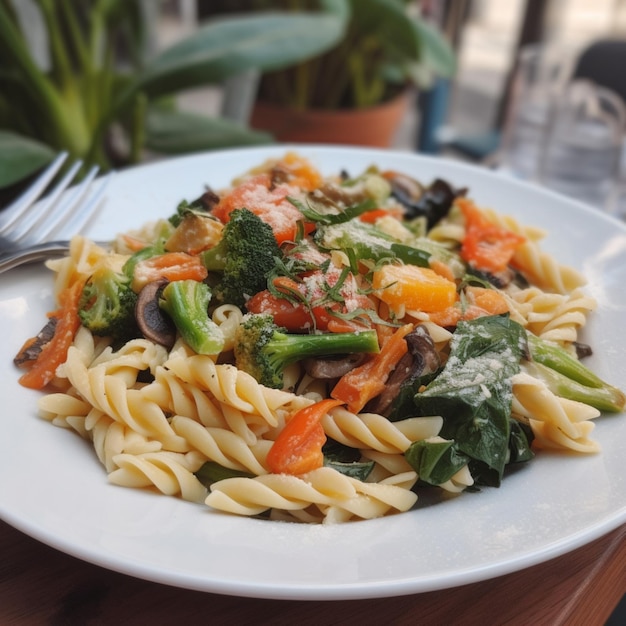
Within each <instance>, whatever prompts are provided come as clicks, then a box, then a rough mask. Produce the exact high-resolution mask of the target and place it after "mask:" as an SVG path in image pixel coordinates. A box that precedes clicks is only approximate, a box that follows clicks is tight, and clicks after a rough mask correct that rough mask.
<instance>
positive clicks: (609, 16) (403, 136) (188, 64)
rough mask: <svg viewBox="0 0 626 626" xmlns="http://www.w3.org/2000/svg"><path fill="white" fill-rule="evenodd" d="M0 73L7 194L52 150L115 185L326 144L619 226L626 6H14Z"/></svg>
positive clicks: (592, 2) (169, 2)
mask: <svg viewBox="0 0 626 626" xmlns="http://www.w3.org/2000/svg"><path fill="white" fill-rule="evenodd" d="M68 7H71V10H68ZM267 11H270V12H271V13H267ZM275 11H283V12H284V11H286V12H287V13H288V15H289V16H290V19H291V20H292V21H291V22H289V23H287V22H284V23H281V22H280V21H279V20H276V19H272V18H270V17H268V16H269V15H273V14H274V12H275ZM237 20H240V21H239V22H237ZM263 20H265V21H263ZM298 20H300V21H298ZM307 25H308V26H307ZM229 33H230V34H229ZM258 33H264V34H268V37H267V38H266V39H267V41H266V42H263V41H259V39H263V37H260V38H259V37H256V35H257V34H258ZM270 35H271V36H270ZM272 37H278V39H280V42H279V43H278V44H276V45H273V46H272V45H269V43H268V42H269V41H274V40H272ZM289 37H291V39H290V38H289ZM278 39H275V41H278ZM246 46H248V49H247V50H246V49H245V48H246ZM533 47H534V49H535V50H536V51H537V50H539V53H540V54H539V56H540V57H541V59H540V61H541V69H538V67H539V61H537V62H535V61H534V60H533V61H532V63H533V64H536V65H537V67H535V66H534V65H533V66H532V68H531V65H530V63H531V62H530V61H528V59H526V60H524V61H522V59H524V54H526V53H527V52H528V51H529V50H530V49H531V48H533ZM548 50H550V51H556V53H554V52H552V53H551V55H548V54H547V52H546V51H548ZM590 50H593V54H589V55H588V56H589V59H588V62H587V63H586V64H583V63H581V58H582V57H583V56H584V55H586V54H587V53H589V51H590ZM549 56H551V58H550V59H548V57H549ZM555 58H556V61H557V62H556V63H555ZM546 59H548V60H546ZM0 62H1V63H2V66H3V71H2V72H0V189H4V188H11V187H12V186H13V185H15V184H19V183H20V181H21V180H22V179H23V178H24V176H25V175H27V174H30V173H32V171H34V170H35V169H36V168H37V167H41V165H42V164H44V163H45V162H47V161H49V160H50V159H51V158H52V156H53V154H55V153H56V152H58V151H59V149H66V150H68V151H69V153H70V154H71V155H72V156H75V157H80V158H83V159H85V161H86V162H87V163H90V162H95V163H97V164H98V165H99V166H100V167H101V169H103V170H106V169H110V168H120V167H125V166H126V165H130V164H133V163H137V162H140V161H145V160H149V159H154V158H162V157H164V156H172V155H176V154H184V153H190V152H195V151H199V150H207V149H218V148H224V147H232V146H240V145H255V144H263V143H268V142H274V141H297V142H298V141H299V142H309V141H316V142H322V143H329V142H330V143H351V144H360V145H376V146H383V147H392V148H395V149H399V150H407V151H416V152H420V153H426V154H436V155H442V156H445V157H447V158H454V159H464V160H467V161H471V162H474V163H479V164H482V165H485V166H487V167H492V168H499V169H501V170H503V171H506V172H507V173H509V174H513V175H516V176H521V177H523V178H527V179H529V180H533V181H535V182H539V183H540V184H545V185H547V186H550V187H552V188H553V189H557V190H558V191H561V192H563V193H566V194H569V195H572V196H574V197H577V198H578V199H581V200H583V201H585V202H588V203H591V204H594V205H596V206H598V207H599V208H601V209H604V210H608V211H610V212H613V213H616V214H618V215H620V216H622V215H623V214H624V213H626V200H625V198H626V194H625V193H624V188H625V187H626V171H625V170H626V166H625V162H626V159H624V158H623V155H622V153H623V151H624V150H623V145H624V141H623V138H624V127H625V126H626V109H625V108H624V101H625V99H626V72H624V71H622V70H621V68H622V67H625V66H626V0H507V1H506V2H502V1H501V0H386V1H384V2H383V1H382V0H110V1H108V2H98V1H96V0H71V1H68V2H61V3H57V4H55V3H50V2H44V1H43V0H19V2H17V1H15V0H6V1H5V2H1V3H0ZM524 63H525V64H526V65H523V64H524ZM557 65H558V67H557ZM536 74H537V75H541V80H538V79H537V77H536ZM557 74H558V77H557ZM574 78H575V79H585V80H586V81H587V82H590V83H591V87H589V86H587V87H585V88H584V89H583V88H580V89H577V90H571V89H570V86H571V85H570V83H571V82H573V79H574ZM598 87H600V88H601V89H600V90H598ZM557 88H558V89H557ZM606 89H609V90H610V92H611V93H609V94H608V95H607V93H606V91H605V90H606ZM537 94H539V95H538V96H537ZM613 96H615V97H613ZM537 97H539V98H541V99H543V101H542V102H537V101H536V100H537ZM548 97H549V101H548ZM279 106H280V108H278V107H279ZM277 108H278V111H279V112H278V121H276V117H275V115H274V114H275V113H276V109H277ZM378 108H384V109H387V110H388V113H389V114H390V115H395V116H396V118H397V119H396V121H389V122H384V121H378V120H377V121H370V118H369V117H367V116H368V115H369V113H372V112H373V110H374V109H378ZM331 112H338V113H339V114H340V117H339V120H338V121H335V122H334V123H335V126H334V127H332V128H331V130H330V131H329V132H330V134H329V135H325V134H324V132H323V131H322V130H320V127H319V126H318V125H317V124H318V123H319V122H320V118H323V120H324V122H325V123H328V122H329V118H330V117H331V116H330V113H331ZM320 113H321V115H320ZM531 113H532V115H531ZM352 126H356V129H355V130H354V134H350V133H352V131H351V130H350V127H352ZM366 130H376V131H379V132H378V134H377V136H373V137H370V136H369V135H368V134H367V133H366ZM25 139H26V140H27V142H25V141H24V140H25ZM533 144H534V145H533ZM16 146H18V147H19V149H20V154H23V155H24V158H19V159H18V158H16V157H15V155H16ZM581 170H582V172H583V173H582V174H581ZM581 176H582V178H584V185H585V186H584V187H583V186H582V183H581V182H580V180H581Z"/></svg>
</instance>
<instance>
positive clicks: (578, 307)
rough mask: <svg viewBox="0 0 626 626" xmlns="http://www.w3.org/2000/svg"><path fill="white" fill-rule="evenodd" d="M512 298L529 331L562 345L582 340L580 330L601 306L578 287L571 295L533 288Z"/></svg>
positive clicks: (521, 291) (512, 295) (514, 294)
mask: <svg viewBox="0 0 626 626" xmlns="http://www.w3.org/2000/svg"><path fill="white" fill-rule="evenodd" d="M510 297H511V299H512V300H513V301H514V303H515V307H516V309H517V310H518V312H519V313H520V314H521V315H522V317H523V318H524V319H525V324H524V325H525V327H526V328H527V330H529V331H530V332H531V333H533V334H535V335H537V336H538V337H540V338H541V339H545V340H546V341H554V342H557V343H560V344H568V343H572V342H574V341H576V340H577V339H578V331H579V330H580V329H581V328H582V327H583V326H584V325H585V324H586V323H587V317H588V315H589V313H590V312H591V311H593V310H595V308H596V306H597V303H596V301H595V299H594V298H592V297H590V296H588V295H586V294H585V293H584V292H583V290H582V289H578V288H577V289H574V291H572V292H571V293H569V294H557V293H546V292H545V291H542V290H541V289H538V288H537V287H529V288H528V289H523V290H520V291H518V292H516V293H513V294H511V296H510Z"/></svg>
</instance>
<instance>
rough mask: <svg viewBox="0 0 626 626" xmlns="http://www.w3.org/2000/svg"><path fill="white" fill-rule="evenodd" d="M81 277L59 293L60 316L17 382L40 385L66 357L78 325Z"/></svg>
mask: <svg viewBox="0 0 626 626" xmlns="http://www.w3.org/2000/svg"><path fill="white" fill-rule="evenodd" d="M83 286H84V282H83V281H77V282H75V283H73V284H72V285H70V286H69V287H67V288H66V289H64V290H63V291H62V292H61V293H60V294H59V303H60V304H61V308H60V310H59V311H58V312H57V313H55V317H58V318H59V321H58V322H57V326H56V329H55V331H54V335H53V337H52V339H51V340H50V341H49V342H48V343H47V344H46V345H45V346H44V347H43V348H42V350H41V353H40V354H39V356H38V357H37V360H36V361H35V362H34V363H33V364H32V366H31V367H30V369H29V370H28V371H27V372H26V373H25V374H23V375H22V376H21V377H20V379H19V383H20V385H22V386H24V387H28V388H30V389H43V388H44V387H45V386H46V385H47V384H48V383H49V382H50V381H51V380H52V379H53V378H54V376H55V373H56V369H57V367H58V366H59V365H61V363H63V362H65V359H66V358H67V351H68V350H69V348H70V346H71V345H72V341H74V336H75V335H76V331H77V330H78V328H79V326H80V318H79V317H78V303H79V301H80V297H81V294H82V292H83Z"/></svg>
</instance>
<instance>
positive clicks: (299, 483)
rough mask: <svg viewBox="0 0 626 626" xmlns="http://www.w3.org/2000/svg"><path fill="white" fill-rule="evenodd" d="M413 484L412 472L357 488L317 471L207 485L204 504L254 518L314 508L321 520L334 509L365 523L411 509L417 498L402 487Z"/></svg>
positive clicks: (333, 473)
mask: <svg viewBox="0 0 626 626" xmlns="http://www.w3.org/2000/svg"><path fill="white" fill-rule="evenodd" d="M416 479H417V476H416V474H415V472H408V473H407V474H406V475H402V476H399V477H397V476H396V477H394V480H393V481H389V482H382V483H363V482H361V481H359V480H356V479H354V478H350V477H348V476H344V475H343V474H340V473H339V472H337V471H335V470H333V469H331V468H327V467H322V468H319V469H317V470H314V471H312V472H308V473H307V474H303V475H302V476H290V475H287V474H266V475H264V476H257V477H255V478H228V479H225V480H221V481H219V482H217V483H215V484H213V485H212V486H211V491H210V493H209V495H208V496H207V498H206V500H205V503H206V504H207V505H208V506H210V507H212V508H215V509H219V510H222V511H227V512H229V513H235V514H237V515H258V514H260V513H262V512H263V511H266V510H268V509H279V510H287V511H290V510H303V509H306V508H307V507H309V506H310V505H311V504H315V505H316V506H317V507H318V508H319V509H320V511H321V512H322V513H323V514H324V516H325V517H326V511H331V512H335V510H339V511H345V512H347V514H348V516H349V517H358V518H360V519H371V518H373V517H380V516H381V515H385V514H386V513H388V512H389V511H390V510H395V511H406V510H408V509H409V508H411V507H412V506H413V504H415V501H416V499H417V496H416V495H415V493H413V492H412V491H410V488H407V486H408V485H411V486H412V485H413V484H414V482H415V480H416ZM337 517H338V516H337V515H336V514H334V515H333V518H334V519H336V518H337ZM342 517H343V518H345V517H346V516H342ZM333 518H331V519H333ZM331 519H329V521H331ZM325 521H326V520H325Z"/></svg>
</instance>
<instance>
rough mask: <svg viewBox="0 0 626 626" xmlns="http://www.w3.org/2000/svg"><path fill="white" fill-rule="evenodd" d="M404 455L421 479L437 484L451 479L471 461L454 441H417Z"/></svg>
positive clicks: (430, 483)
mask: <svg viewBox="0 0 626 626" xmlns="http://www.w3.org/2000/svg"><path fill="white" fill-rule="evenodd" d="M404 456H405V458H406V460H407V461H408V462H409V464H410V465H411V467H413V469H415V471H416V472H417V475H418V476H419V479H420V481H422V482H424V483H427V484H429V485H435V486H437V485H441V484H443V483H445V482H447V481H448V480H450V479H451V478H452V477H453V476H454V475H455V474H456V473H457V472H458V471H459V470H460V469H462V468H463V467H464V466H465V465H467V463H468V461H469V458H468V456H467V455H465V454H463V453H462V452H460V451H459V450H458V448H457V446H456V445H455V442H454V441H427V440H422V441H415V442H414V443H412V444H411V445H410V446H409V448H408V449H407V451H406V452H405V453H404Z"/></svg>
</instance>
